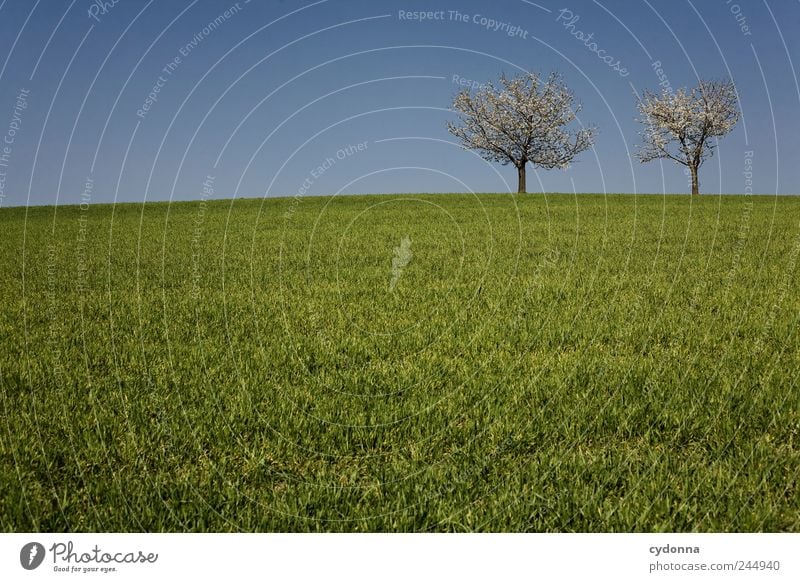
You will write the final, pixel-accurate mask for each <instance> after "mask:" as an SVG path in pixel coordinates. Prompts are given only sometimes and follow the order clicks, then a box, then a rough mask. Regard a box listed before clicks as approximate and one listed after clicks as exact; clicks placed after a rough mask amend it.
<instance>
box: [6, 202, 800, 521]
mask: <svg viewBox="0 0 800 582" xmlns="http://www.w3.org/2000/svg"><path fill="white" fill-rule="evenodd" d="M0 227H2V232H3V242H4V245H3V250H2V252H1V253H0V274H1V275H2V276H0V293H1V294H2V297H3V300H2V304H0V305H1V307H0V330H2V350H0V399H1V400H2V405H1V408H0V413H1V414H2V423H1V424H0V529H2V530H3V531H6V532H10V531H30V530H34V531H76V532H77V531H180V532H183V531H458V532H461V531H543V532H553V531H592V532H594V531H795V532H796V531H800V491H799V490H798V478H799V477H800V387H799V386H798V371H800V337H799V336H798V329H799V328H800V325H798V323H800V321H799V320H800V291H798V289H799V288H800V287H799V284H800V268H798V264H797V263H798V255H799V254H800V198H798V197H777V198H776V197H767V196H764V197H760V196H755V197H753V196H748V197H745V196H711V195H704V196H700V197H689V196H657V195H654V196H645V195H639V196H633V195H577V196H573V195H542V194H529V195H521V196H519V197H517V196H511V195H505V194H480V195H468V194H448V195H433V194H430V195H417V194H413V195H412V194H409V195H382V196H347V197H336V198H331V197H319V198H311V197H309V198H302V199H291V198H284V199H268V200H260V199H244V200H235V201H231V200H216V201H215V200H209V201H194V202H179V203H172V204H167V203H148V204H145V205H142V204H120V205H116V206H110V205H91V206H88V207H83V208H81V207H78V206H62V207H58V208H57V209H55V208H54V207H32V208H29V209H25V208H7V209H1V210H0Z"/></svg>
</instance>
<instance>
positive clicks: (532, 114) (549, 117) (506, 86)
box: [447, 73, 594, 193]
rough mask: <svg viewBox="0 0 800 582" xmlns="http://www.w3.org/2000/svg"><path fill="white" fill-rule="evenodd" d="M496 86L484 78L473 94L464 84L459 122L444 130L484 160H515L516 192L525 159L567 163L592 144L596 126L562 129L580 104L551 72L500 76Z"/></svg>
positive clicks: (547, 164) (521, 188) (457, 103)
mask: <svg viewBox="0 0 800 582" xmlns="http://www.w3.org/2000/svg"><path fill="white" fill-rule="evenodd" d="M500 85H501V86H500V87H498V88H495V87H494V85H493V84H492V83H487V84H486V85H485V87H484V88H483V89H480V90H478V91H476V92H474V93H473V92H471V91H470V90H469V89H465V90H464V91H461V92H460V93H459V94H458V95H456V97H455V99H454V101H453V109H454V110H455V111H457V112H458V113H459V114H460V122H461V123H460V124H455V123H448V124H447V129H448V130H449V131H450V133H452V134H453V135H454V136H456V137H457V138H459V140H460V141H461V144H462V145H463V146H464V147H465V148H468V149H474V150H477V151H478V152H479V153H480V154H481V156H483V157H484V158H485V159H487V160H489V161H492V162H500V163H501V164H504V165H505V164H514V166H515V167H516V168H517V176H518V178H519V182H518V188H517V192H519V193H524V192H525V191H526V184H525V169H526V166H527V165H528V162H530V163H531V164H533V165H534V166H538V167H540V168H545V169H552V168H566V167H568V166H569V164H570V162H571V161H572V160H573V158H574V157H575V156H576V155H577V154H579V153H580V152H582V151H584V150H586V149H588V148H590V147H591V146H592V143H593V137H594V129H593V128H581V129H578V130H576V131H569V130H567V129H566V128H565V126H567V125H568V124H570V123H571V122H572V121H573V120H575V114H576V113H577V112H578V111H580V105H575V106H573V101H574V96H573V94H572V92H571V91H570V90H569V89H568V88H567V87H566V86H565V85H564V83H563V82H562V80H561V78H560V76H559V75H557V74H555V73H553V74H551V75H550V76H549V77H548V78H547V79H546V80H542V79H541V78H540V77H539V75H537V74H535V73H527V74H524V75H521V76H518V77H513V78H508V77H506V76H505V75H502V76H501V77H500Z"/></svg>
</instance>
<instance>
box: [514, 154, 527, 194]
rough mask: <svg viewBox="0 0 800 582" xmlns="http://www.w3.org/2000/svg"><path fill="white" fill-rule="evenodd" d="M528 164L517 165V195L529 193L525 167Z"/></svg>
mask: <svg viewBox="0 0 800 582" xmlns="http://www.w3.org/2000/svg"><path fill="white" fill-rule="evenodd" d="M527 165H528V163H527V162H523V163H522V164H518V165H517V178H518V181H517V194H525V193H526V192H527V189H528V188H527V185H526V184H525V166H527Z"/></svg>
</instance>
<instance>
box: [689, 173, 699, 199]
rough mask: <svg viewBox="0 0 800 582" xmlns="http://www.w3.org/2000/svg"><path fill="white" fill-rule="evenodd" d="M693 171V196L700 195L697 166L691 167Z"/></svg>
mask: <svg viewBox="0 0 800 582" xmlns="http://www.w3.org/2000/svg"><path fill="white" fill-rule="evenodd" d="M689 169H690V170H691V171H692V196H697V195H698V194H700V184H699V183H698V181H697V166H689Z"/></svg>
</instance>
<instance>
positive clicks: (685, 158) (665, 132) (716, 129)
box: [637, 81, 739, 194]
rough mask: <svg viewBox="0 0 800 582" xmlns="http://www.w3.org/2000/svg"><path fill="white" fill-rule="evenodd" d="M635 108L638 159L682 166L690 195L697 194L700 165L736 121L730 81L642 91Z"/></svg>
mask: <svg viewBox="0 0 800 582" xmlns="http://www.w3.org/2000/svg"><path fill="white" fill-rule="evenodd" d="M638 108H639V113H640V115H641V118H640V119H639V121H641V122H642V123H643V124H644V126H645V129H644V131H643V132H642V138H643V141H644V143H643V145H641V146H640V148H639V151H638V152H637V156H638V158H639V160H640V161H642V162H643V163H644V162H650V161H652V160H658V159H669V160H672V161H674V162H677V163H679V164H682V165H684V166H686V167H687V168H689V172H690V173H691V176H692V194H700V184H699V182H698V177H697V175H698V170H699V169H700V166H702V165H703V162H704V161H705V160H706V159H708V158H710V157H711V156H712V155H713V154H714V148H715V147H716V145H717V140H718V139H719V138H720V137H722V136H724V135H725V134H727V133H728V132H730V131H731V130H732V129H733V127H734V126H735V125H736V122H737V121H739V105H738V100H737V98H736V89H735V87H734V86H733V83H731V82H730V81H700V83H699V85H698V86H697V87H695V88H693V89H691V90H686V89H679V90H678V91H677V92H675V93H673V92H671V91H668V90H664V91H663V92H662V93H661V94H660V95H658V94H655V93H651V92H645V93H644V95H643V96H642V98H641V99H639V103H638Z"/></svg>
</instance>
